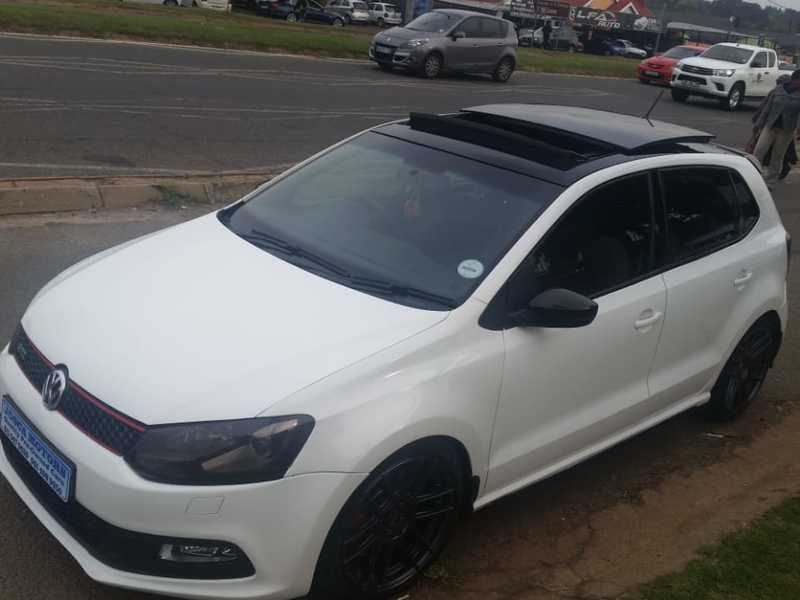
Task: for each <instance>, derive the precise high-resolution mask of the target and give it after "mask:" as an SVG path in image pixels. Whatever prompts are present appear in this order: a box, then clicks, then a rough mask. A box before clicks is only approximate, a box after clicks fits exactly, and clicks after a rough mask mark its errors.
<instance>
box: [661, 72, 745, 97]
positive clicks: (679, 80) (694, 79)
mask: <svg viewBox="0 0 800 600" xmlns="http://www.w3.org/2000/svg"><path fill="white" fill-rule="evenodd" d="M734 83H736V80H735V79H733V78H732V77H718V76H716V75H695V74H694V73H684V72H683V71H681V70H679V69H677V68H676V69H673V71H672V80H671V82H670V85H671V86H672V87H674V88H676V89H680V90H683V91H686V92H689V93H690V94H697V95H698V96H710V97H714V98H727V97H728V94H729V93H730V91H731V88H732V87H733V84H734Z"/></svg>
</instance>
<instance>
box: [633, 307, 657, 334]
mask: <svg viewBox="0 0 800 600" xmlns="http://www.w3.org/2000/svg"><path fill="white" fill-rule="evenodd" d="M663 316H664V313H662V312H660V311H657V310H653V309H650V308H648V309H647V310H646V311H644V312H642V314H641V315H639V320H638V321H636V322H635V323H634V324H633V326H634V327H635V328H636V329H637V330H638V331H643V330H647V329H650V328H651V327H652V326H653V325H655V324H656V323H658V322H659V321H660V320H661V317H663Z"/></svg>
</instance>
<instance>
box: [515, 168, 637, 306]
mask: <svg viewBox="0 0 800 600" xmlns="http://www.w3.org/2000/svg"><path fill="white" fill-rule="evenodd" d="M650 206H651V203H650V185H649V178H648V176H647V175H637V176H635V177H629V178H625V179H623V180H619V181H616V182H614V183H611V184H608V185H606V186H603V187H602V188H600V189H598V190H596V191H594V192H592V193H591V194H589V195H588V196H586V197H585V198H584V199H583V200H581V201H580V203H579V204H578V205H577V206H575V207H574V208H573V209H572V210H571V211H570V212H568V213H567V215H566V216H565V217H564V218H563V219H562V220H561V221H560V222H559V223H558V224H556V225H555V227H554V228H553V229H552V230H551V232H550V233H549V234H548V235H547V237H546V238H545V240H544V242H542V243H541V244H540V245H539V246H538V247H537V248H536V250H535V251H534V252H533V253H532V254H531V255H530V256H529V257H528V259H527V260H526V262H525V264H524V265H523V266H522V267H521V269H520V271H518V273H517V275H516V276H515V278H514V282H513V284H512V286H511V288H510V289H509V294H510V298H509V301H510V304H511V306H512V309H517V308H522V307H523V306H524V305H525V304H527V302H529V301H530V300H531V299H532V298H533V296H535V295H536V294H538V293H540V292H543V291H544V290H548V289H552V288H566V289H568V290H572V291H574V292H578V293H580V294H585V295H587V296H597V295H600V294H602V293H603V292H604V291H608V290H611V289H615V288H619V287H621V286H623V285H625V284H626V283H627V282H632V281H634V280H636V279H638V278H640V277H641V276H642V275H645V274H646V273H647V272H648V271H650V270H651V260H650V253H651V250H650V248H651V237H652V236H651V231H652V227H651V208H650Z"/></svg>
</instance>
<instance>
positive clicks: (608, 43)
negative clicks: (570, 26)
mask: <svg viewBox="0 0 800 600" xmlns="http://www.w3.org/2000/svg"><path fill="white" fill-rule="evenodd" d="M584 46H585V47H584V51H585V52H587V53H589V54H602V55H604V56H624V55H625V51H626V48H625V45H624V44H622V43H621V42H620V41H619V40H611V39H608V38H594V39H592V40H590V41H589V42H587V43H586V44H585V45H584Z"/></svg>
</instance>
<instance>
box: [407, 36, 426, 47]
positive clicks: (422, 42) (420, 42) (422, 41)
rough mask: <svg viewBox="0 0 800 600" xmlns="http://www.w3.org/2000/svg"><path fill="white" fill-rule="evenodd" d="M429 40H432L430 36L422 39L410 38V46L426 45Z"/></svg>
mask: <svg viewBox="0 0 800 600" xmlns="http://www.w3.org/2000/svg"><path fill="white" fill-rule="evenodd" d="M428 42H430V40H429V39H428V38H421V39H418V40H409V42H408V47H409V48H417V47H418V46H424V45H425V44H427V43H428Z"/></svg>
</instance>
